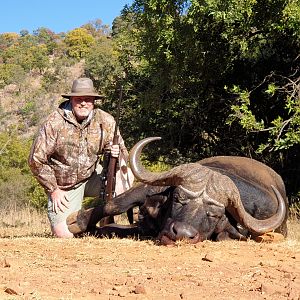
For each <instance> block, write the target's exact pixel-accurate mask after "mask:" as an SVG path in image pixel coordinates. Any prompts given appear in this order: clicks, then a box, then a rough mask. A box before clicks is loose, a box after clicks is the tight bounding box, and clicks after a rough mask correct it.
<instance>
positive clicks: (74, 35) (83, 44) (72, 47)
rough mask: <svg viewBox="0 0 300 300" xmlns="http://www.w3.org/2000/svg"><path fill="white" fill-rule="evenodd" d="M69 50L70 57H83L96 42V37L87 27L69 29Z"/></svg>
mask: <svg viewBox="0 0 300 300" xmlns="http://www.w3.org/2000/svg"><path fill="white" fill-rule="evenodd" d="M64 41H65V43H66V45H67V47H68V48H67V52H68V55H69V56H70V57H74V58H76V59H80V58H83V57H84V56H85V55H86V54H87V53H88V51H89V48H90V47H91V46H92V45H93V44H94V43H95V38H94V37H93V36H92V35H91V34H89V33H88V31H87V29H85V28H76V29H73V30H71V31H69V32H68V33H67V34H66V37H65V40H64Z"/></svg>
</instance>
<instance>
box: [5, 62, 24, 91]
mask: <svg viewBox="0 0 300 300" xmlns="http://www.w3.org/2000/svg"><path fill="white" fill-rule="evenodd" d="M24 77H25V70H24V69H23V68H22V67H21V66H20V65H16V64H0V88H3V87H5V86H6V85H8V84H12V83H19V82H20V81H22V80H23V79H24Z"/></svg>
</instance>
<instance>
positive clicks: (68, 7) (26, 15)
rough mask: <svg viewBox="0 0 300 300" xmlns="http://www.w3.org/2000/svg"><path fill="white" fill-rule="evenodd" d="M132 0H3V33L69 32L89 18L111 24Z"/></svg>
mask: <svg viewBox="0 0 300 300" xmlns="http://www.w3.org/2000/svg"><path fill="white" fill-rule="evenodd" d="M132 2H133V0H108V1H106V0H80V1H77V0H51V1H48V0H4V1H1V6H0V9H1V10H0V33H4V32H16V33H20V31H21V30H28V31H29V33H30V34H32V33H33V31H34V30H36V29H38V28H40V27H46V28H48V29H50V30H52V31H53V32H55V33H60V32H68V31H70V30H72V29H75V28H78V27H80V26H82V25H84V24H86V23H88V22H90V21H95V20H96V19H101V20H102V22H103V24H107V25H109V26H111V25H112V21H113V20H114V18H115V17H117V16H119V15H120V12H121V10H122V8H123V7H124V5H126V4H129V5H130V4H132Z"/></svg>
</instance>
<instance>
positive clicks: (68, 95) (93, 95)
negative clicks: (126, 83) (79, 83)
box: [61, 93, 104, 99]
mask: <svg viewBox="0 0 300 300" xmlns="http://www.w3.org/2000/svg"><path fill="white" fill-rule="evenodd" d="M61 96H62V97H63V98H67V99H70V97H73V96H92V97H95V99H101V98H104V96H103V95H99V94H96V93H70V94H62V95H61Z"/></svg>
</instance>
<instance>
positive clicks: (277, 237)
mask: <svg viewBox="0 0 300 300" xmlns="http://www.w3.org/2000/svg"><path fill="white" fill-rule="evenodd" d="M254 240H255V241H256V242H259V243H278V242H282V241H283V240H284V236H283V235H282V234H281V233H277V232H267V233H264V234H262V235H259V236H257V237H255V238H254Z"/></svg>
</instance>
